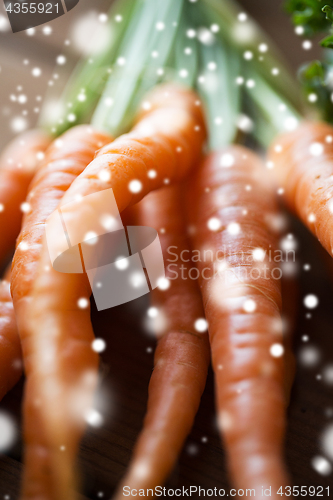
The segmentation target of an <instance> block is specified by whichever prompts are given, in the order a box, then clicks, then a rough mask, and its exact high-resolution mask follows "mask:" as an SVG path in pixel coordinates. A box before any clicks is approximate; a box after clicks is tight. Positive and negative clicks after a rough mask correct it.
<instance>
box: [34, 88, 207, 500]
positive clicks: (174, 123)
mask: <svg viewBox="0 0 333 500" xmlns="http://www.w3.org/2000/svg"><path fill="white" fill-rule="evenodd" d="M166 92H169V98H168V96H165V93H166ZM177 92H178V90H177V88H174V87H163V88H162V89H161V90H160V96H161V105H160V106H161V108H159V109H156V110H154V111H152V113H151V114H149V113H148V114H147V115H145V116H144V118H143V119H142V120H141V121H140V122H139V123H138V124H137V125H136V127H135V128H134V130H133V131H132V132H131V133H130V134H127V135H125V136H122V137H120V138H119V139H117V140H116V141H114V143H112V144H110V145H108V146H105V147H104V148H102V149H101V150H100V151H99V153H98V154H97V156H96V158H95V160H93V161H92V162H91V163H90V164H89V165H88V166H87V168H86V169H85V170H84V172H83V173H82V174H81V175H80V176H79V177H78V178H77V179H76V180H75V181H74V182H73V184H72V185H71V187H70V189H69V190H68V191H67V193H66V195H65V196H64V197H63V198H62V201H61V205H60V206H61V210H62V213H63V215H64V217H66V220H67V218H69V219H70V220H71V221H73V220H74V221H75V224H74V226H75V229H76V230H77V232H78V234H77V235H75V240H76V241H83V240H84V236H85V234H86V229H84V234H81V233H80V231H81V227H80V221H81V219H82V217H83V218H85V215H84V214H82V210H75V209H74V210H73V209H72V210H69V211H68V210H67V209H68V204H70V202H72V201H75V200H76V197H77V196H78V195H79V196H83V197H84V196H87V195H89V194H93V193H98V192H101V191H104V190H106V189H109V188H112V189H113V192H114V195H115V198H116V201H117V204H118V209H119V211H120V212H121V211H123V210H124V209H125V208H126V207H128V206H129V205H131V204H134V203H136V202H138V201H139V200H140V199H141V198H142V197H143V196H144V195H146V194H147V193H148V192H149V191H150V190H153V189H156V188H158V187H160V186H162V185H163V184H164V180H165V178H166V177H167V178H168V179H169V180H170V182H172V181H176V180H178V179H179V178H180V177H181V176H185V175H186V173H187V172H188V171H189V169H190V168H191V167H192V165H193V163H194V162H195V161H196V160H197V157H198V156H199V155H200V154H201V148H202V144H203V141H204V138H205V130H204V122H203V118H201V121H199V120H198V118H197V113H198V111H197V104H195V102H196V101H197V97H196V96H195V94H193V93H192V92H190V91H189V94H190V95H191V96H193V97H192V98H191V99H190V102H191V106H189V104H188V101H187V100H185V101H183V100H181V101H180V102H181V103H183V104H182V105H179V104H177V106H176V107H175V106H174V105H173V93H176V94H177ZM181 92H183V89H182V90H181ZM200 116H201V115H200ZM196 127H199V128H196ZM177 147H181V148H182V150H181V151H177V150H176V149H177ZM151 169H154V170H156V173H157V176H156V178H153V179H151V178H150V177H149V176H148V175H147V173H148V171H149V170H151ZM102 171H103V172H104V173H105V172H106V173H107V174H108V175H106V176H105V175H103V176H101V175H100V174H101V172H102ZM131 180H140V181H141V182H142V190H141V191H140V193H137V194H134V193H132V192H131V191H130V190H129V182H130V181H131ZM66 205H67V207H66ZM80 206H82V205H80ZM85 208H87V207H85ZM88 208H89V207H88ZM88 215H90V214H89V213H88ZM91 230H93V231H94V228H91ZM97 234H98V233H97ZM50 265H51V263H50V257H49V252H48V249H47V246H46V241H45V239H44V243H43V249H42V252H41V258H40V262H39V268H38V273H37V277H36V279H35V282H34V287H33V292H32V298H33V300H32V303H31V306H30V307H29V310H27V311H26V315H25V322H26V331H27V332H30V333H29V334H30V335H31V332H34V336H35V338H40V337H42V335H43V331H45V330H47V329H48V328H49V325H50V324H52V325H54V331H55V332H56V335H55V336H56V337H57V336H60V338H61V337H62V336H63V328H64V324H65V323H64V322H65V321H66V317H67V316H68V310H66V311H63V309H64V308H67V309H68V308H69V309H70V310H72V314H73V315H74V314H76V315H77V319H76V321H77V323H78V324H80V335H82V339H85V344H84V345H85V347H86V348H87V350H88V351H89V348H90V344H89V342H88V340H87V339H92V338H93V331H92V326H91V322H90V320H89V311H87V309H84V310H81V309H79V307H78V304H77V301H78V298H82V297H84V298H86V299H89V296H90V294H91V292H90V289H89V290H88V286H87V279H86V276H85V275H82V274H81V275H80V274H77V275H67V274H62V273H57V272H55V271H54V270H53V269H51V270H50V271H49V272H48V273H45V266H49V267H50ZM63 290H66V291H67V292H68V293H66V301H65V300H64V298H63V296H62V293H63ZM41 305H42V306H41ZM78 336H79V335H78ZM82 344H83V342H82ZM67 352H68V357H67V360H66V362H67V364H68V365H69V366H72V367H73V370H74V371H75V364H76V362H78V360H77V356H76V353H75V352H73V351H72V350H68V351H67ZM89 352H90V351H89ZM57 355H58V356H59V357H61V353H60V351H58V353H57ZM87 355H88V354H87ZM73 356H75V357H74V359H75V360H76V361H75V362H74V361H73ZM54 362H57V356H55V357H54ZM34 366H38V367H39V368H38V370H39V371H40V372H43V371H44V370H46V369H47V368H48V367H45V366H44V364H43V362H42V357H41V356H40V357H39V358H38V359H35V360H34ZM51 375H52V374H51ZM51 375H50V379H51V380H52V376H51ZM36 383H38V381H37V380H36ZM41 400H42V401H43V404H42V405H41V406H40V408H39V411H40V414H42V418H43V422H44V423H45V427H46V429H45V433H46V436H47V439H48V440H49V442H51V443H52V446H53V448H57V447H58V448H59V445H60V444H62V442H63V441H64V440H65V441H66V442H67V445H66V449H68V450H70V451H71V454H70V456H68V461H67V462H66V464H67V468H68V469H69V470H71V468H72V462H73V460H74V455H75V451H76V448H75V443H76V442H77V436H73V432H71V429H68V430H67V429H64V430H63V435H61V434H60V427H61V425H60V424H61V422H64V421H67V420H68V419H67V414H68V411H69V410H68V404H65V402H64V404H62V405H58V407H57V408H55V404H54V401H53V400H52V398H51V397H50V395H49V393H48V392H47V391H43V392H42V394H41ZM53 429H57V431H58V432H57V433H54V431H53ZM54 463H55V465H53V466H54V467H56V469H58V468H59V470H60V468H61V467H62V463H61V457H59V456H57V457H56V458H55V462H54ZM59 476H62V473H60V474H58V479H59ZM69 484H70V481H67V483H66V482H65V481H64V483H63V487H62V497H61V495H60V493H59V494H58V498H59V500H60V498H61V500H64V499H65V498H66V500H67V498H71V497H70V496H68V495H69V493H68V491H69ZM57 486H59V484H57ZM59 492H60V489H59ZM66 495H67V496H66ZM58 498H57V500H58ZM24 500H26V499H24ZM52 500H53V499H52Z"/></svg>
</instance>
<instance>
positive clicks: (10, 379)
mask: <svg viewBox="0 0 333 500" xmlns="http://www.w3.org/2000/svg"><path fill="white" fill-rule="evenodd" d="M0 325H1V330H0V401H1V399H2V398H3V397H4V396H5V395H6V394H7V392H9V391H10V389H12V387H14V385H16V383H17V382H18V381H19V379H20V378H21V375H22V351H21V344H20V338H19V335H18V331H17V327H16V320H15V314H14V308H13V302H12V297H11V295H10V269H8V270H7V271H6V272H5V275H4V278H3V280H2V281H0Z"/></svg>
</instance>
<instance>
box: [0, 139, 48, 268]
mask: <svg viewBox="0 0 333 500" xmlns="http://www.w3.org/2000/svg"><path fill="white" fill-rule="evenodd" d="M49 143H50V138H49V137H48V136H47V135H46V134H45V133H44V132H42V131H41V130H30V131H29V132H25V133H23V134H21V135H19V136H18V137H16V138H15V139H14V140H13V141H12V142H11V143H10V144H9V146H8V147H7V148H6V149H5V151H4V152H3V153H2V155H1V157H0V227H1V238H0V261H1V260H2V259H4V258H5V257H6V255H7V254H8V252H9V251H10V250H11V249H12V248H13V247H14V245H15V239H16V238H17V235H18V233H19V232H20V227H21V220H22V215H23V212H22V203H24V201H25V198H26V195H27V192H28V187H29V184H30V182H31V180H32V178H33V176H34V174H35V172H36V169H37V166H38V163H39V159H40V158H41V157H43V154H44V151H45V149H46V148H47V147H48V145H49ZM23 209H24V207H23Z"/></svg>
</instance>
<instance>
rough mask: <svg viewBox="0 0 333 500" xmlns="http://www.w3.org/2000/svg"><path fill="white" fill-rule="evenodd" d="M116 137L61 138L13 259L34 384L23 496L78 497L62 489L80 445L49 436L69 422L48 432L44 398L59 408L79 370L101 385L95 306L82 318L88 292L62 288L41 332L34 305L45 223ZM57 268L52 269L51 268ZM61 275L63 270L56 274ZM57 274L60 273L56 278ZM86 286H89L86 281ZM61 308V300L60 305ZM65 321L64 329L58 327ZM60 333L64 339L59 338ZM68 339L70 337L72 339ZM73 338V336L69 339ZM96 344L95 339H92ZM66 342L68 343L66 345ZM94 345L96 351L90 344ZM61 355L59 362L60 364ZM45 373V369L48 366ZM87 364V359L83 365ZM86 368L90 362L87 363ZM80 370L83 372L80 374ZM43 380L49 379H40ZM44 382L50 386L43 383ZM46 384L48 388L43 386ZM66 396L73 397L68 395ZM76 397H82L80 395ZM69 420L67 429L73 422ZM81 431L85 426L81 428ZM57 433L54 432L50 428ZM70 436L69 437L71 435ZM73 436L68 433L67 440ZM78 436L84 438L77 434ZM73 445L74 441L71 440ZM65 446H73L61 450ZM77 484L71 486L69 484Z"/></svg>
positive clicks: (29, 387)
mask: <svg viewBox="0 0 333 500" xmlns="http://www.w3.org/2000/svg"><path fill="white" fill-rule="evenodd" d="M108 141H110V137H108V136H106V135H104V134H100V133H97V132H95V131H93V130H92V129H91V127H88V126H79V127H75V128H73V129H71V130H70V131H69V132H67V133H66V134H64V135H63V136H62V137H61V138H60V139H57V140H56V141H55V142H54V143H53V144H52V146H51V147H50V148H49V150H48V152H47V155H46V158H45V161H44V163H43V165H42V166H41V168H40V169H39V171H38V173H37V175H36V176H35V178H34V181H33V183H32V185H31V186H30V191H29V196H28V202H29V203H30V205H31V211H30V212H29V213H28V214H26V215H25V217H24V220H23V226H22V230H21V233H20V236H19V238H18V242H17V248H16V252H15V255H14V259H13V268H12V281H11V290H12V296H13V302H14V307H15V313H16V318H17V324H18V328H19V333H20V338H21V342H22V349H23V358H24V366H25V372H26V375H27V382H26V388H25V396H24V437H25V443H26V447H25V469H24V477H23V486H22V498H23V499H33V500H37V499H39V498H43V499H52V500H53V499H58V498H62V499H64V500H66V499H67V498H75V497H74V492H72V491H70V492H69V493H66V494H67V495H68V496H65V495H63V494H62V490H63V489H65V490H66V492H67V490H70V489H71V488H72V486H73V484H74V483H75V481H74V479H73V463H72V455H71V453H73V449H71V448H70V447H68V448H66V444H67V443H66V441H65V442H62V444H61V445H59V446H56V445H54V443H53V442H52V441H51V442H49V441H48V439H47V438H48V435H49V434H50V433H51V434H52V433H53V435H54V440H55V441H56V440H57V439H58V440H60V441H61V440H62V439H63V438H64V436H63V434H64V433H63V431H62V428H61V426H60V427H59V428H57V427H54V428H53V429H52V431H51V430H50V429H47V427H46V426H45V422H44V420H43V415H42V412H41V411H40V404H41V403H40V402H41V401H43V390H47V391H48V392H49V396H50V397H51V398H52V399H53V400H54V401H56V407H58V412H61V405H62V404H63V405H64V404H65V403H64V398H65V396H64V394H63V392H62V388H63V386H64V387H66V386H68V387H70V388H72V387H73V386H74V385H75V383H78V381H77V378H78V376H79V375H78V373H80V374H81V373H82V371H83V370H87V371H89V370H91V381H89V380H88V381H87V384H86V385H87V391H88V390H89V388H90V390H91V386H92V385H94V380H95V378H96V377H95V376H94V374H95V372H97V367H98V359H97V355H96V354H95V353H94V352H93V351H92V349H91V348H90V343H89V342H88V340H87V339H86V338H85V337H84V335H83V336H82V338H81V330H83V331H84V326H85V325H84V322H85V321H86V322H89V321H90V319H89V308H88V309H87V311H84V312H83V314H82V315H81V316H80V317H77V316H78V314H77V306H76V304H75V306H73V304H71V303H70V301H67V296H68V294H70V292H72V294H73V293H74V294H75V293H77V294H81V293H84V290H83V289H82V288H81V289H80V291H77V290H73V287H72V286H71V284H69V286H68V288H67V289H64V290H62V291H61V298H62V300H64V304H65V306H64V305H63V306H62V309H61V310H59V312H58V311H57V310H55V311H54V313H55V315H56V316H57V317H58V320H57V321H58V322H56V323H54V324H53V323H52V320H51V321H49V322H48V323H47V324H46V325H44V327H45V328H43V329H42V331H41V332H39V333H40V335H38V333H36V331H35V330H34V329H31V330H29V329H28V324H27V322H26V319H27V317H28V311H29V309H30V308H31V307H32V303H33V296H32V287H33V281H34V279H35V275H36V272H37V268H38V262H39V259H40V256H41V251H42V241H43V235H44V224H45V221H46V219H47V217H48V216H49V215H50V214H51V213H52V212H53V211H54V210H55V209H56V208H57V206H58V204H59V202H60V200H61V198H62V197H63V195H64V193H65V191H66V190H67V189H68V188H69V186H70V185H71V183H72V182H73V180H74V179H75V178H76V177H77V175H79V174H80V173H81V172H82V171H83V170H84V168H85V167H86V165H87V164H88V163H89V162H90V161H91V160H92V158H93V157H94V154H95V151H96V150H97V149H99V148H100V147H101V146H102V145H104V144H105V143H106V142H108ZM50 273H51V269H50ZM56 274H58V273H56ZM44 275H45V277H46V280H47V279H48V277H49V276H48V272H47V271H46V270H45V267H44ZM55 279H57V276H55ZM82 286H83V288H84V286H85V287H88V283H87V282H83V284H82ZM47 292H48V290H47V287H46V290H45V293H43V296H42V297H40V300H39V302H38V304H36V309H37V310H38V309H39V308H44V307H46V306H47V305H48V293H47ZM54 307H55V308H57V307H58V304H54ZM59 325H60V330H57V327H58V326H59ZM58 331H60V333H62V336H61V335H60V337H59V336H57V333H58ZM64 337H65V338H64ZM66 337H67V338H66ZM89 341H90V342H91V339H90V338H89ZM64 344H65V345H64ZM88 346H89V348H88ZM71 351H74V353H73V360H72V362H71V364H68V358H69V357H70V356H69V353H70V352H71ZM54 357H56V358H57V363H54V362H53V361H54ZM38 361H40V364H42V365H43V367H44V371H41V370H40V364H38ZM82 363H83V364H82ZM83 365H84V366H83ZM50 373H51V374H52V375H54V379H55V383H54V384H53V385H52V383H49V378H48V376H49V377H50ZM74 373H75V376H74ZM40 377H41V379H40ZM43 384H44V385H43ZM40 385H42V390H41V389H40ZM68 397H69V396H68V394H66V398H68ZM72 397H74V396H73V395H72ZM64 422H65V421H62V426H65V424H64ZM82 426H83V424H82V422H79V423H77V422H76V421H75V424H73V425H71V428H72V442H73V444H72V448H75V450H76V448H77V446H78V442H77V440H76V438H77V436H78V435H80V433H81V429H82ZM79 428H80V431H79V430H78V429H79ZM47 430H49V434H48V433H47ZM65 437H66V436H65ZM64 439H65V438H64ZM77 439H78V438H77ZM70 444H71V443H70ZM60 446H65V448H66V449H61V448H60ZM54 463H56V464H57V465H58V472H59V469H60V473H59V475H60V477H57V476H56V477H54V475H53V471H54V468H55V467H54ZM63 483H65V484H66V486H65V487H64V485H63ZM69 485H70V486H69Z"/></svg>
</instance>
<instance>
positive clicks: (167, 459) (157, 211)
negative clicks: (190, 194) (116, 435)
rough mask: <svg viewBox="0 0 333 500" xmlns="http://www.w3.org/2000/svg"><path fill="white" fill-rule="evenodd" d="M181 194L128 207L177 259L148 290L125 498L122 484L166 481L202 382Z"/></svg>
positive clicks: (202, 353)
mask: <svg viewBox="0 0 333 500" xmlns="http://www.w3.org/2000/svg"><path fill="white" fill-rule="evenodd" d="M181 199H182V188H181V186H177V187H168V188H164V189H162V190H160V191H157V192H154V193H151V194H150V195H148V196H147V197H146V198H145V199H144V200H142V201H141V202H140V203H139V204H137V205H135V206H134V207H133V208H131V210H130V211H131V216H132V217H133V216H134V215H135V216H136V223H137V224H138V225H143V226H150V227H154V228H155V229H156V230H157V231H158V232H159V233H160V241H161V246H162V250H163V253H164V257H165V263H166V264H167V261H166V259H167V257H168V253H167V252H168V249H169V248H172V251H173V253H174V254H177V255H178V261H177V263H175V264H172V268H171V267H170V269H169V268H168V266H167V268H166V278H167V279H169V284H170V287H169V288H168V289H166V290H164V291H161V290H159V289H155V290H153V292H152V294H151V296H152V304H153V306H154V307H153V308H152V309H150V310H149V311H152V313H155V312H156V313H157V317H156V320H157V322H158V323H159V328H158V344H157V349H156V353H155V360H154V371H153V374H152V377H151V380H150V384H149V399H148V410H147V414H146V417H145V422H144V427H143V430H142V432H141V434H140V436H139V439H138V442H137V444H136V447H135V451H134V456H133V458H132V461H131V465H130V469H129V471H128V472H127V473H126V475H125V477H124V479H123V481H122V484H121V486H120V487H119V490H118V495H117V498H119V499H120V498H124V497H123V487H125V486H126V487H127V488H129V489H130V490H131V489H133V488H135V489H137V490H139V489H140V488H144V489H146V488H155V486H158V485H162V484H163V483H164V482H165V480H166V478H167V476H168V474H169V473H170V472H171V470H172V468H173V466H174V464H175V461H176V459H177V457H178V455H179V453H180V450H181V448H182V445H183V443H184V441H185V438H186V437H187V435H188V433H189V432H190V429H191V427H192V424H193V421H194V417H195V415H196V412H197V410H198V407H199V403H200V398H201V394H202V392H203V389H204V387H205V383H206V377H207V369H208V365H209V362H210V352H209V342H208V334H207V331H204V332H203V333H200V332H198V331H197V330H196V328H195V324H196V322H197V321H198V319H200V318H201V319H202V318H203V316H204V313H203V308H202V300H201V295H200V291H199V289H198V285H197V282H196V281H193V280H191V279H189V278H187V279H182V275H181V270H180V266H181V264H182V261H181V257H180V256H181V254H182V252H187V254H189V253H190V252H189V242H188V239H187V236H186V228H185V224H184V217H183V215H182V208H183V207H182V203H181ZM161 230H162V231H161ZM173 259H175V256H173ZM124 491H125V490H124Z"/></svg>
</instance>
